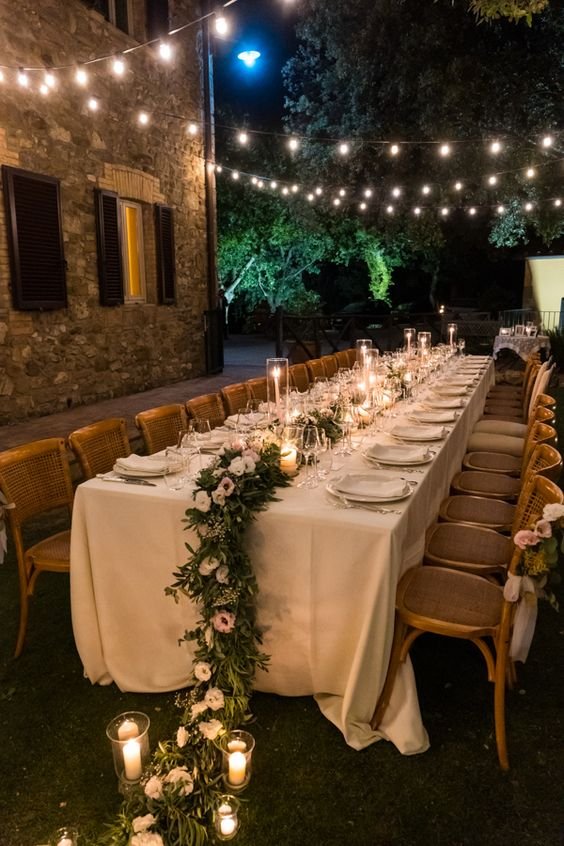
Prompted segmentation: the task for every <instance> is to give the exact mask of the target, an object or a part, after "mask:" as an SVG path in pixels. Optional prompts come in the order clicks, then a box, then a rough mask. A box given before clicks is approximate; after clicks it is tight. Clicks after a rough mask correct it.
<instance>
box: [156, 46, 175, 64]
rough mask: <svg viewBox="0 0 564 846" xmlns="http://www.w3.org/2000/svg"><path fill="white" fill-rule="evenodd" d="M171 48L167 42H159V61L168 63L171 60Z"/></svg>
mask: <svg viewBox="0 0 564 846" xmlns="http://www.w3.org/2000/svg"><path fill="white" fill-rule="evenodd" d="M172 53H173V50H172V47H171V45H170V44H169V42H168V41H161V43H160V44H159V56H160V57H161V59H164V61H165V62H170V60H171V59H172Z"/></svg>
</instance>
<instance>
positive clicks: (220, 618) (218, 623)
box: [211, 609, 236, 634]
mask: <svg viewBox="0 0 564 846" xmlns="http://www.w3.org/2000/svg"><path fill="white" fill-rule="evenodd" d="M235 620H236V617H235V614H232V613H231V611H225V609H222V610H221V611H217V612H216V613H215V614H214V615H213V617H212V618H211V621H212V625H213V627H214V629H215V630H216V631H217V632H223V633H224V634H229V632H232V631H233V629H234V628H235Z"/></svg>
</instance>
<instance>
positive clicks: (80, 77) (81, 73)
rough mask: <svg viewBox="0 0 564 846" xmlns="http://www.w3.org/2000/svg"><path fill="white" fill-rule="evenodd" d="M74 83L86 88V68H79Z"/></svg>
mask: <svg viewBox="0 0 564 846" xmlns="http://www.w3.org/2000/svg"><path fill="white" fill-rule="evenodd" d="M74 81H75V82H76V84H77V85H82V87H84V86H85V85H86V83H87V82H88V74H87V73H86V71H85V70H84V68H77V69H76V71H75V74H74Z"/></svg>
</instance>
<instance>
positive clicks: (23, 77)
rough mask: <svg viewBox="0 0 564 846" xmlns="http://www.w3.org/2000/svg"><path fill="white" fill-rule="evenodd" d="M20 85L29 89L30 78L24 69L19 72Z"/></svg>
mask: <svg viewBox="0 0 564 846" xmlns="http://www.w3.org/2000/svg"><path fill="white" fill-rule="evenodd" d="M18 85H21V87H22V88H27V86H28V85H29V76H28V75H27V73H26V72H25V71H24V70H23V68H20V70H19V71H18Z"/></svg>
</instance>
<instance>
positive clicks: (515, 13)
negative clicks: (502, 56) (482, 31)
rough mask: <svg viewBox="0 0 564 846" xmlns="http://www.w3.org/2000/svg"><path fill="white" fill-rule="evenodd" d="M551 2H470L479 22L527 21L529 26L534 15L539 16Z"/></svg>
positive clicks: (528, 0)
mask: <svg viewBox="0 0 564 846" xmlns="http://www.w3.org/2000/svg"><path fill="white" fill-rule="evenodd" d="M548 3H549V0H470V9H471V10H472V11H473V12H474V14H475V15H476V17H477V18H478V19H479V20H497V19H498V18H507V19H508V20H510V21H513V22H516V21H520V20H523V19H524V20H525V21H526V22H527V23H528V24H529V26H530V25H531V24H532V22H533V15H538V14H539V13H540V12H542V11H543V10H544V9H546V7H547V6H548Z"/></svg>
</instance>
